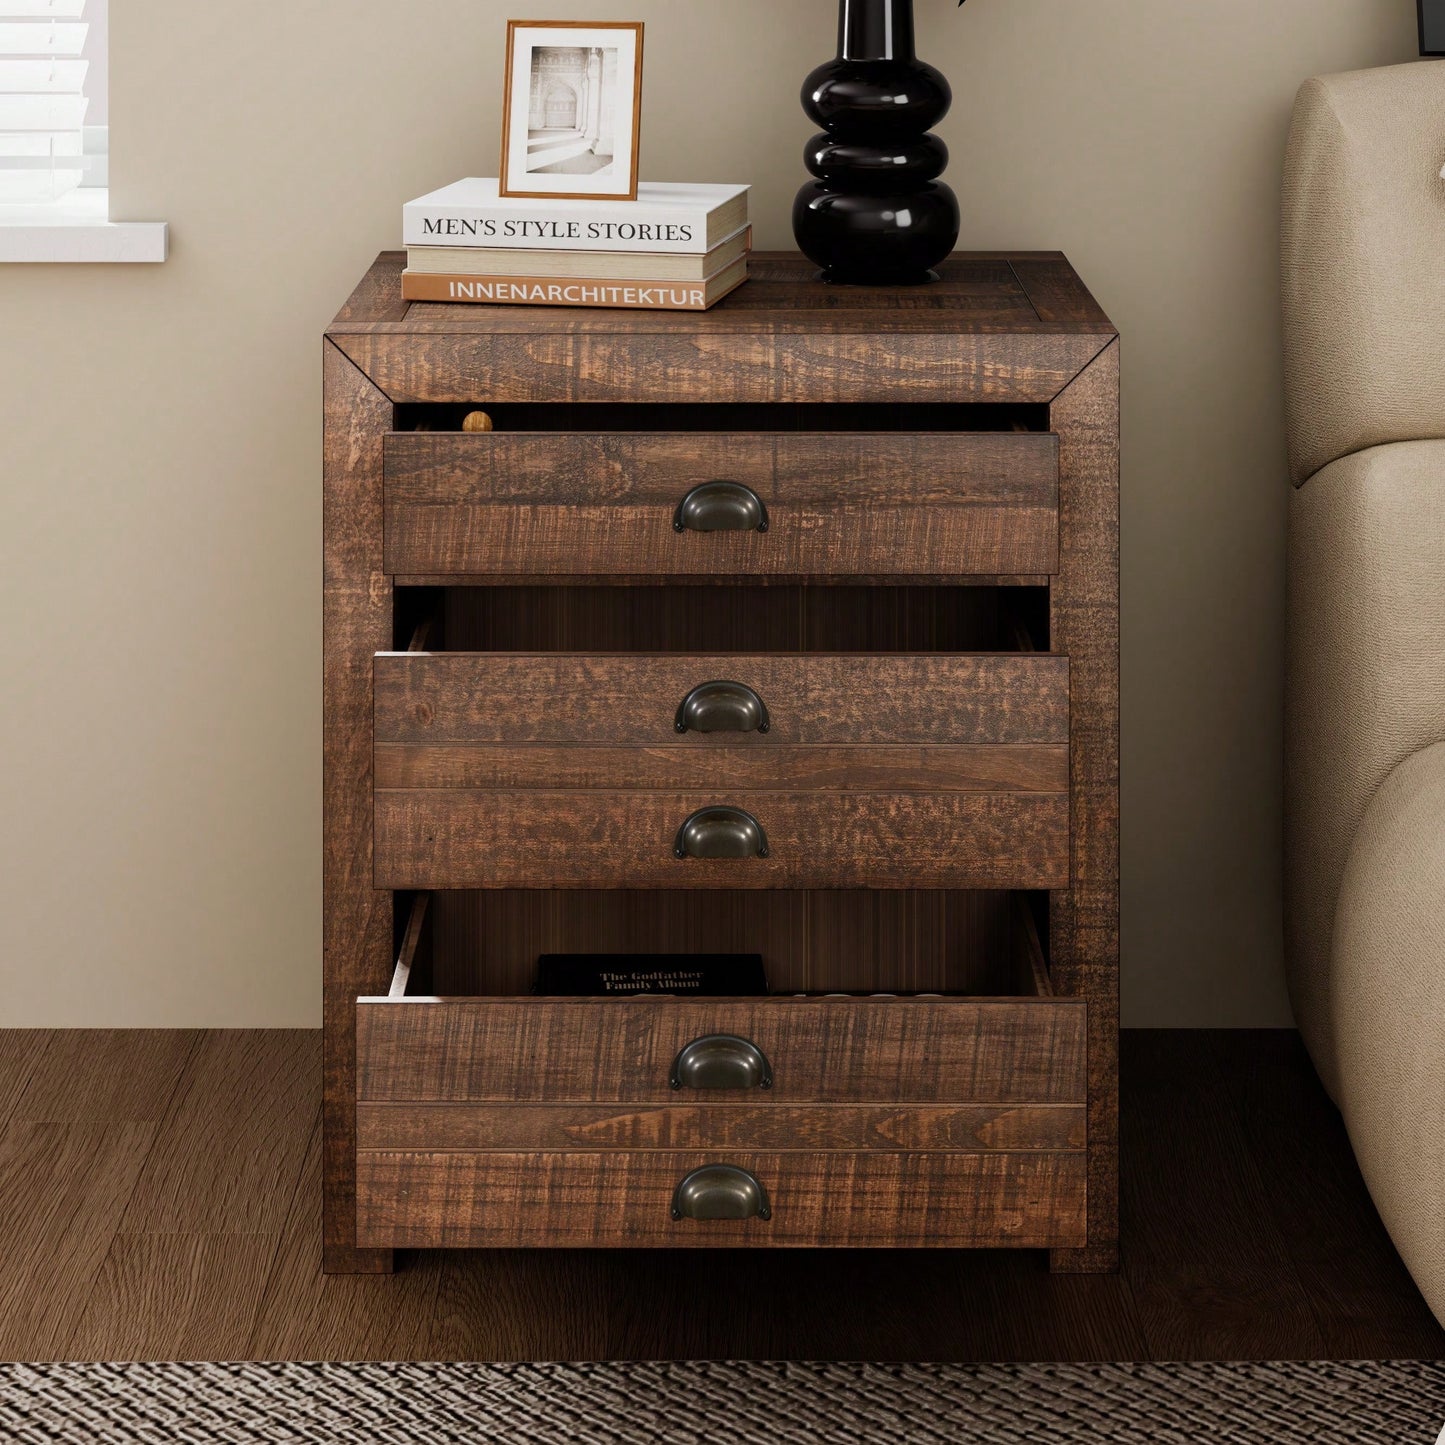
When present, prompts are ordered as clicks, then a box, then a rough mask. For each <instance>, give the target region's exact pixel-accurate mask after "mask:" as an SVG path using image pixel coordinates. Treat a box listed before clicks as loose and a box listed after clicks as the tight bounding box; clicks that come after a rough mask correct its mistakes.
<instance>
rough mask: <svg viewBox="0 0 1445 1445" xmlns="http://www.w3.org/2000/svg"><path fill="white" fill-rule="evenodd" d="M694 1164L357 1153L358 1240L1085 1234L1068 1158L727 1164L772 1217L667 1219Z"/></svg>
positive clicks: (875, 1242) (1019, 1241) (628, 1241)
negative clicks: (746, 1177)
mask: <svg viewBox="0 0 1445 1445" xmlns="http://www.w3.org/2000/svg"><path fill="white" fill-rule="evenodd" d="M713 1162H719V1161H717V1160H716V1159H715V1157H714V1156H712V1155H709V1154H703V1153H698V1152H695V1151H693V1152H682V1153H666V1152H641V1153H630V1154H629V1153H611V1154H609V1153H600V1152H593V1153H584V1154H546V1153H525V1154H467V1153H462V1154H455V1153H454V1154H429V1153H392V1152H383V1151H371V1150H363V1151H361V1152H360V1153H359V1154H358V1156H357V1233H358V1236H359V1238H360V1240H361V1242H362V1243H363V1244H370V1245H373V1246H378V1247H383V1248H384V1247H386V1246H387V1245H393V1246H395V1247H399V1248H416V1249H435V1248H453V1249H455V1248H487V1247H492V1248H513V1249H515V1248H535V1247H537V1246H539V1245H545V1246H547V1247H549V1248H555V1247H562V1248H609V1247H610V1248H638V1247H642V1248H648V1247H653V1248H656V1247H659V1246H663V1247H667V1248H671V1249H679V1248H680V1249H689V1248H691V1249H696V1248H716V1247H717V1246H719V1245H728V1246H734V1247H747V1248H768V1247H792V1248H798V1247H802V1248H823V1247H826V1248H866V1247H868V1246H879V1245H886V1246H888V1247H890V1248H900V1247H906V1248H934V1249H941V1248H959V1247H969V1248H976V1247H979V1246H984V1245H989V1246H994V1247H999V1246H1006V1247H1012V1248H1029V1247H1037V1246H1039V1245H1042V1244H1049V1243H1056V1242H1057V1241H1060V1240H1064V1241H1069V1242H1075V1241H1077V1242H1080V1243H1081V1242H1082V1240H1083V1236H1084V1158H1083V1156H1082V1155H1080V1154H898V1153H886V1154H885V1153H862V1154H842V1153H834V1154H802V1153H792V1154H778V1153H772V1154H769V1153H765V1152H761V1151H757V1150H745V1151H738V1152H734V1153H730V1154H729V1155H728V1157H727V1160H726V1161H725V1162H727V1163H729V1164H732V1165H734V1166H736V1167H738V1168H742V1169H746V1170H748V1171H750V1172H751V1173H752V1174H753V1175H755V1176H756V1177H757V1178H758V1179H759V1180H761V1181H762V1182H763V1185H764V1187H765V1188H766V1190H767V1192H768V1196H769V1199H770V1200H771V1204H772V1218H771V1219H768V1220H762V1219H749V1220H705V1221H701V1220H682V1221H676V1222H675V1221H674V1220H673V1219H672V1217H671V1215H670V1213H669V1205H670V1203H671V1200H672V1194H673V1190H674V1188H675V1187H676V1186H677V1184H678V1182H679V1181H680V1180H681V1179H683V1178H684V1176H686V1175H687V1174H688V1173H689V1172H690V1171H691V1170H693V1169H696V1168H698V1167H699V1166H700V1165H703V1164H707V1163H713Z"/></svg>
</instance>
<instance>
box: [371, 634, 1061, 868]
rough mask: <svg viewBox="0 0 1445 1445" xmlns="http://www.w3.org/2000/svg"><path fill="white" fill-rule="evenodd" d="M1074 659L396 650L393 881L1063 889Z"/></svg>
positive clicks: (387, 842) (389, 847)
mask: <svg viewBox="0 0 1445 1445" xmlns="http://www.w3.org/2000/svg"><path fill="white" fill-rule="evenodd" d="M1068 734H1069V663H1068V659H1067V658H1063V657H1057V656H1050V655H1047V654H1037V653H1018V654H909V655H894V656H872V655H865V654H853V655H834V654H822V653H814V654H801V655H766V654H747V655H714V654H672V655H666V656H628V655H616V654H613V655H594V654H518V653H430V652H410V653H383V654H380V655H378V656H377V658H376V661H375V729H374V739H375V757H376V792H375V820H376V831H375V840H376V841H375V873H376V882H377V884H378V886H381V887H390V888H527V887H562V888H607V887H632V888H848V887H871V888H1062V887H1066V886H1067V885H1068V881H1069V794H1068V786H1069V773H1068V767H1069V764H1068Z"/></svg>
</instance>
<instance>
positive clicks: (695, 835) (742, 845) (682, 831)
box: [672, 808, 768, 858]
mask: <svg viewBox="0 0 1445 1445" xmlns="http://www.w3.org/2000/svg"><path fill="white" fill-rule="evenodd" d="M672 852H673V856H674V857H677V858H766V857H767V856H768V835H767V834H766V833H764V832H763V825H762V824H761V823H759V822H758V820H757V819H756V818H755V817H753V815H752V814H751V813H745V812H744V811H743V810H742V809H741V808H699V809H698V810H697V812H695V813H694V814H693V815H692V816H691V817H690V818H688V820H687V821H686V822H685V823H684V824H683V825H682V827H680V828H679V829H678V830H677V837H676V838H675V839H674V840H673V844H672Z"/></svg>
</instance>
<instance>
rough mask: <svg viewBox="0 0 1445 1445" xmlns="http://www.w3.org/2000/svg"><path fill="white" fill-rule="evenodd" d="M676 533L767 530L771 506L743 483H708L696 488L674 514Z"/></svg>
mask: <svg viewBox="0 0 1445 1445" xmlns="http://www.w3.org/2000/svg"><path fill="white" fill-rule="evenodd" d="M672 529H673V531H675V532H766V531H767V530H768V509H767V507H765V506H764V505H763V499H762V498H761V497H760V496H758V494H757V493H756V492H755V491H753V489H752V488H751V487H745V486H743V484H742V483H741V482H704V483H703V484H702V485H701V486H699V487H694V488H693V489H692V491H690V492H689V493H688V494H687V496H685V497H684V498H683V499H682V501H680V502H679V503H678V504H677V511H676V512H674V513H673V517H672Z"/></svg>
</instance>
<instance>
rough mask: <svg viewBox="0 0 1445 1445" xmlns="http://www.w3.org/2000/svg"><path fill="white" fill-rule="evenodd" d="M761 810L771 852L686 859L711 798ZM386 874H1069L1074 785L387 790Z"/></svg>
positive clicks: (729, 881)
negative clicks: (969, 789) (1054, 788)
mask: <svg viewBox="0 0 1445 1445" xmlns="http://www.w3.org/2000/svg"><path fill="white" fill-rule="evenodd" d="M717 804H726V805H728V806H730V807H733V808H740V809H742V810H744V811H745V812H747V813H750V814H751V815H752V816H753V817H754V818H755V819H756V820H757V821H758V823H759V824H760V825H761V826H762V828H763V830H764V832H765V833H766V835H767V841H768V853H767V856H766V857H748V858H708V859H702V858H683V859H679V858H677V857H676V856H675V854H674V851H673V849H674V843H675V840H676V837H677V834H678V830H679V829H680V828H681V827H682V825H683V823H684V822H685V821H686V820H687V819H688V818H689V817H690V816H691V815H692V814H693V813H694V812H697V811H699V810H701V809H704V808H708V807H712V806H714V805H717ZM375 863H376V875H375V876H376V882H377V885H378V886H380V887H383V888H890V887H892V888H1061V887H1063V886H1065V885H1066V884H1067V883H1068V881H1069V798H1068V795H1067V794H1065V793H1015V792H1009V793H843V792H826V793H825V792H813V793H802V792H787V791H773V792H750V791H748V790H747V789H745V788H738V787H733V788H729V789H727V790H726V791H725V792H692V793H684V792H675V791H674V792H626V791H618V790H613V791H605V790H603V789H576V790H573V791H571V792H564V791H555V790H554V791H544V790H541V789H533V790H528V791H521V792H485V791H482V790H479V789H470V788H468V789H461V788H451V789H448V788H422V789H411V790H404V791H386V792H382V791H378V792H377V793H376V835H375Z"/></svg>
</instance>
